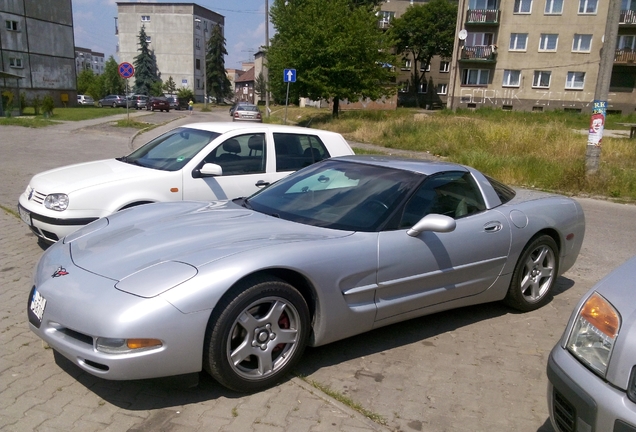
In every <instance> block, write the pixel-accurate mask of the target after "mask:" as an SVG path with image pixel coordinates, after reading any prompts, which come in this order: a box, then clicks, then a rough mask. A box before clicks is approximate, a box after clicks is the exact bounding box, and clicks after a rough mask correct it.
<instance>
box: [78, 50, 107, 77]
mask: <svg viewBox="0 0 636 432" xmlns="http://www.w3.org/2000/svg"><path fill="white" fill-rule="evenodd" d="M83 70H92V71H93V73H94V74H95V75H101V74H103V73H104V53H100V52H95V51H91V50H89V49H88V48H81V47H75V73H76V74H77V75H79V73H80V72H81V71H83Z"/></svg>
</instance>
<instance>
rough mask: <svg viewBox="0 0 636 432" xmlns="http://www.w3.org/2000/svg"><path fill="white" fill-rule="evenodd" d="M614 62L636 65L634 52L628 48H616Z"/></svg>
mask: <svg viewBox="0 0 636 432" xmlns="http://www.w3.org/2000/svg"><path fill="white" fill-rule="evenodd" d="M614 64H620V65H630V66H636V52H634V51H632V50H631V49H629V48H625V49H622V50H616V52H615V53H614Z"/></svg>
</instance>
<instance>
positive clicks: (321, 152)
mask: <svg viewBox="0 0 636 432" xmlns="http://www.w3.org/2000/svg"><path fill="white" fill-rule="evenodd" d="M274 146H275V148H276V171H277V172H281V171H296V170H299V169H301V168H304V167H306V166H309V165H311V164H313V163H315V162H318V161H321V160H323V159H327V158H329V157H331V156H330V155H329V152H328V151H327V149H326V147H325V145H324V144H323V143H322V141H321V140H320V138H318V137H317V136H315V135H303V134H291V133H275V134H274Z"/></svg>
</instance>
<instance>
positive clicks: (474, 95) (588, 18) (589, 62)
mask: <svg viewBox="0 0 636 432" xmlns="http://www.w3.org/2000/svg"><path fill="white" fill-rule="evenodd" d="M608 10H609V1H608V0H506V1H503V0H460V1H459V10H458V16H457V38H456V41H455V47H454V50H453V58H452V61H451V65H450V69H451V70H450V88H449V96H448V107H449V108H452V109H456V108H480V107H494V108H501V109H504V110H526V111H530V110H532V111H543V110H554V109H563V110H572V111H577V112H590V111H591V107H592V102H593V100H594V94H595V89H596V82H597V77H598V71H599V64H600V60H601V58H600V50H601V48H602V47H603V41H604V33H605V27H606V23H607V18H608ZM635 11H636V0H622V6H621V16H620V24H619V29H618V32H619V37H618V43H617V46H616V47H610V49H612V50H613V51H615V57H614V64H613V69H612V78H611V83H610V91H609V96H608V111H609V112H621V113H625V114H626V113H631V112H634V110H635V109H636V61H635V60H636V54H635V50H636V12H635Z"/></svg>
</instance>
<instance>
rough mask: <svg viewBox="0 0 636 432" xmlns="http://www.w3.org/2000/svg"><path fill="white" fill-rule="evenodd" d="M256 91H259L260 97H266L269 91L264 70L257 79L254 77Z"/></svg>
mask: <svg viewBox="0 0 636 432" xmlns="http://www.w3.org/2000/svg"><path fill="white" fill-rule="evenodd" d="M254 91H255V92H256V93H258V95H259V97H261V98H262V99H265V93H266V92H267V82H266V81H265V76H264V75H263V72H260V73H259V74H258V76H257V77H256V79H254Z"/></svg>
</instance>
